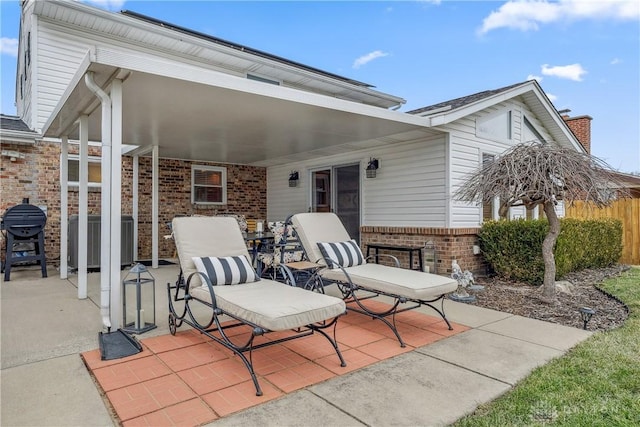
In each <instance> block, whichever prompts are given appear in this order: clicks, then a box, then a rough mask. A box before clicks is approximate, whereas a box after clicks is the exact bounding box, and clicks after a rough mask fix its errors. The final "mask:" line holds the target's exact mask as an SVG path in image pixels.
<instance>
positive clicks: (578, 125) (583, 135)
mask: <svg viewBox="0 0 640 427" xmlns="http://www.w3.org/2000/svg"><path fill="white" fill-rule="evenodd" d="M562 118H563V119H564V121H565V123H566V124H567V126H569V129H571V131H572V132H573V134H574V135H575V136H576V138H577V139H578V141H580V144H582V146H583V147H584V148H585V150H587V153H589V154H591V120H593V118H592V117H590V116H577V117H569V116H567V115H563V116H562Z"/></svg>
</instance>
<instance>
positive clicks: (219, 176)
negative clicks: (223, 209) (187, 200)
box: [191, 165, 227, 205]
mask: <svg viewBox="0 0 640 427" xmlns="http://www.w3.org/2000/svg"><path fill="white" fill-rule="evenodd" d="M191 203H194V204H209V205H223V204H225V203H227V169H226V168H221V167H216V166H202V165H192V166H191Z"/></svg>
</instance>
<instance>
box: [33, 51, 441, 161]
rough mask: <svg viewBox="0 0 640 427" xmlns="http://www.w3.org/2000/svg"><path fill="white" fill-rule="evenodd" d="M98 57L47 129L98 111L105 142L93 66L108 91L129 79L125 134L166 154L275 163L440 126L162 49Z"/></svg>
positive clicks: (59, 132) (71, 131)
mask: <svg viewBox="0 0 640 427" xmlns="http://www.w3.org/2000/svg"><path fill="white" fill-rule="evenodd" d="M95 61H97V62H94V63H91V65H90V66H89V67H88V68H85V67H84V64H83V67H81V69H80V70H78V75H77V76H76V78H74V80H73V82H74V84H75V87H73V89H72V90H68V91H67V92H66V93H65V95H64V97H63V99H62V100H61V102H60V104H59V105H58V106H57V107H56V109H55V116H54V117H52V118H51V119H50V120H49V122H48V123H47V125H46V127H45V129H44V134H45V136H51V137H61V136H63V135H64V134H65V133H66V134H67V135H68V136H69V137H70V138H75V137H77V135H76V134H77V129H75V126H73V122H74V121H75V120H76V118H77V117H78V116H79V115H80V114H83V113H88V114H90V125H89V128H90V130H89V139H90V140H96V141H98V140H100V129H101V127H100V118H101V115H100V105H99V103H98V102H97V101H96V99H95V97H93V95H92V94H91V93H90V92H89V91H88V89H87V88H86V86H85V84H84V81H83V79H82V78H81V75H82V73H83V71H84V69H88V70H90V71H93V72H94V75H95V81H96V82H97V83H98V84H100V85H102V86H103V88H105V89H107V90H108V87H106V86H108V84H109V82H110V81H111V80H112V79H113V78H114V77H115V76H125V77H126V79H125V81H124V83H123V138H122V141H123V143H124V144H131V145H137V146H140V147H145V146H154V145H157V146H159V147H160V156H161V157H165V158H179V159H191V160H207V161H218V162H225V163H240V164H253V165H260V166H269V165H275V164H281V163H286V162H287V161H288V159H287V158H288V157H289V156H294V157H296V158H300V156H302V157H305V158H310V157H313V156H316V155H314V154H313V153H314V152H316V153H318V150H320V149H322V148H326V147H338V146H342V145H345V144H352V143H359V144H358V145H364V146H365V147H366V143H367V141H370V142H371V143H372V144H373V142H374V141H376V140H380V139H382V140H391V141H403V140H414V139H416V137H418V136H420V135H423V136H425V137H426V136H429V135H434V134H437V133H439V132H438V131H435V130H430V129H428V127H427V125H428V119H426V118H423V117H419V116H414V115H409V114H405V113H401V112H397V111H389V110H386V109H383V108H379V107H372V106H369V105H364V104H358V103H354V102H350V101H344V100H340V99H336V98H332V97H327V96H323V95H317V94H313V93H309V92H303V91H298V90H295V89H291V88H285V87H280V86H274V85H269V84H265V83H261V82H255V81H252V80H247V79H244V78H241V77H236V76H231V75H227V74H224V73H220V72H216V71H211V70H207V69H202V68H200V67H197V66H194V65H190V64H185V63H177V62H175V61H170V60H164V59H162V58H158V57H154V56H148V57H142V56H140V55H136V56H134V55H127V54H123V53H121V52H113V51H108V50H101V49H99V50H98V51H97V52H96V53H95ZM336 149H337V148H334V150H336ZM344 150H345V151H346V150H347V147H345V148H344ZM332 151H333V150H332ZM338 151H339V150H338ZM303 153H306V154H304V155H303Z"/></svg>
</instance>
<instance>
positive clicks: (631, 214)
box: [565, 199, 640, 265]
mask: <svg viewBox="0 0 640 427" xmlns="http://www.w3.org/2000/svg"><path fill="white" fill-rule="evenodd" d="M565 216H566V217H568V218H576V219H597V218H614V219H619V220H620V221H622V245H623V246H622V257H621V258H620V262H621V263H623V264H631V265H640V199H621V200H617V201H616V202H614V203H612V204H611V205H610V206H608V207H606V208H596V207H594V206H593V205H588V204H585V203H584V202H574V204H573V206H565Z"/></svg>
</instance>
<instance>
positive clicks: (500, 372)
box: [0, 266, 591, 427]
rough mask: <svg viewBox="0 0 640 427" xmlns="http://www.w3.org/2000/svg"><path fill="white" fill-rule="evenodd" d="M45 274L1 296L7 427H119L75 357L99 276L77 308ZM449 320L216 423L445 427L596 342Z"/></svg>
mask: <svg viewBox="0 0 640 427" xmlns="http://www.w3.org/2000/svg"><path fill="white" fill-rule="evenodd" d="M151 273H152V274H153V276H154V277H155V279H156V298H157V301H156V307H157V324H158V328H157V329H155V330H153V331H151V332H148V333H146V334H144V335H142V336H140V337H139V338H140V339H144V338H148V337H151V336H156V335H162V334H166V333H168V327H167V322H166V314H167V313H168V311H167V301H166V283H167V282H168V281H171V282H173V281H175V278H176V276H177V267H176V266H164V267H160V268H159V269H157V270H151ZM125 274H126V272H123V278H124V275H125ZM49 276H50V277H49V278H47V279H42V278H40V273H39V271H38V270H22V271H20V270H14V271H12V274H11V281H10V282H3V283H2V287H1V288H0V293H1V319H0V329H1V346H2V347H1V366H2V371H1V377H0V381H1V393H2V394H1V395H0V399H1V412H0V425H7V426H9V425H11V426H26V425H29V426H54V425H55V426H71V425H77V426H94V425H95V426H108V425H113V424H114V421H113V419H112V417H111V414H110V412H109V410H108V409H107V406H106V405H105V403H104V401H103V399H102V396H101V395H100V392H99V390H98V388H97V387H96V386H95V384H94V383H93V380H92V379H91V377H90V375H89V373H88V371H87V369H86V368H85V367H84V365H83V363H82V361H81V359H80V357H79V353H80V352H84V351H88V350H92V349H96V348H98V332H99V331H100V330H101V323H100V316H99V274H98V273H94V274H90V275H89V298H88V299H85V300H78V299H77V289H76V287H75V284H74V283H76V282H77V280H76V278H75V276H71V278H70V280H60V279H59V278H58V277H57V276H58V274H57V272H56V271H55V270H50V271H49ZM445 311H446V312H447V315H448V317H449V318H450V319H451V320H452V321H454V322H456V323H460V324H463V325H466V326H469V327H470V328H471V329H470V330H468V331H466V332H463V333H460V334H458V335H455V336H453V337H450V338H446V339H443V340H441V341H438V342H436V343H434V344H430V345H427V346H425V347H421V348H418V349H417V350H415V351H412V352H410V353H406V354H402V355H399V356H396V357H394V358H392V359H389V360H386V361H383V362H379V363H377V364H375V365H372V366H369V367H367V368H363V369H361V370H358V371H354V372H352V373H349V374H345V375H342V376H339V377H337V378H334V379H331V380H329V381H326V382H324V383H320V384H318V385H314V386H311V387H308V388H306V389H303V390H300V391H297V392H294V393H291V394H288V395H286V396H285V397H283V398H281V399H278V400H275V401H271V402H268V403H266V404H263V405H259V406H255V407H253V408H250V409H248V410H245V411H242V412H239V413H236V414H233V415H231V416H228V417H225V418H222V419H219V420H217V421H216V422H214V423H212V424H211V425H214V426H216V427H217V426H235V425H238V426H240V425H242V426H246V425H274V426H303V425H304V426H334V425H340V426H382V425H399V426H415V425H421V426H437V425H447V424H450V423H452V422H454V421H455V420H457V419H458V418H460V417H462V416H464V415H465V414H468V413H470V412H472V411H473V410H474V409H475V408H476V407H477V406H478V405H479V404H481V403H485V402H488V401H490V400H492V399H494V398H496V397H498V396H499V395H501V394H503V393H505V392H506V391H508V390H509V389H511V388H512V387H513V386H514V385H515V384H516V383H517V382H518V381H520V380H521V379H522V378H524V377H525V376H526V375H528V373H529V372H531V370H532V369H534V368H536V367H537V366H540V365H543V364H545V363H547V362H548V361H549V360H551V359H553V358H555V357H558V356H560V355H562V354H563V353H564V352H565V351H567V350H568V349H570V348H571V347H573V346H574V345H575V344H577V343H578V342H580V341H582V340H584V339H586V338H588V337H589V336H590V334H591V333H590V332H586V331H583V330H580V329H575V328H569V327H565V326H560V325H556V324H552V323H547V322H541V321H537V320H532V319H528V318H523V317H520V316H514V315H511V314H506V313H501V312H498V311H494V310H488V309H483V308H479V307H475V306H473V305H467V304H460V303H455V302H452V301H447V302H446V303H445ZM424 312H425V313H427V314H433V313H432V312H430V311H429V310H427V309H425V311H424Z"/></svg>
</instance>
